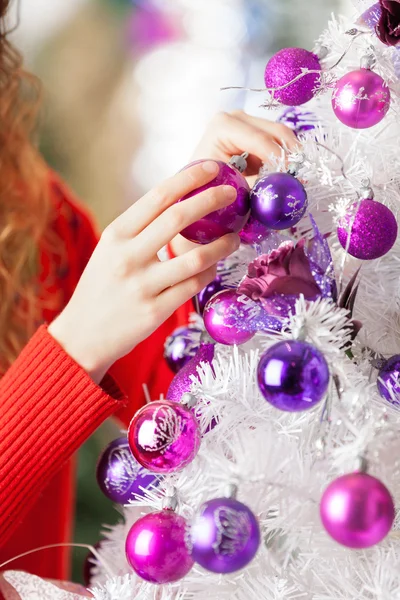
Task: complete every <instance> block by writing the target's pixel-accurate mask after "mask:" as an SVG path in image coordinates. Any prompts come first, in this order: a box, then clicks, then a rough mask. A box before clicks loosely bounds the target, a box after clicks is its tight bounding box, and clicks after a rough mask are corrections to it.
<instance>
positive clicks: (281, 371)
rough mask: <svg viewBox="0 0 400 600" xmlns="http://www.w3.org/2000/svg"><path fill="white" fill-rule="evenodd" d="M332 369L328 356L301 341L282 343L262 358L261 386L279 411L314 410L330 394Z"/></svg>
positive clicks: (269, 400) (263, 393)
mask: <svg viewBox="0 0 400 600" xmlns="http://www.w3.org/2000/svg"><path fill="white" fill-rule="evenodd" d="M328 384H329V368H328V365H327V362H326V360H325V358H324V356H323V355H322V354H321V352H320V351H319V350H317V349H316V348H314V346H312V345H311V344H308V343H307V342H303V341H300V340H288V341H285V342H278V343H277V344H274V345H273V346H271V348H269V349H268V350H267V351H266V352H265V353H264V354H263V355H262V357H261V360H260V362H259V365H258V385H259V388H260V391H261V393H262V395H263V396H264V398H265V399H266V400H267V401H268V402H269V403H270V404H272V405H273V406H275V407H276V408H278V409H279V410H284V411H288V412H300V411H303V410H308V409H310V408H313V407H314V406H315V405H316V404H318V402H320V401H321V400H322V399H323V397H324V396H325V394H326V391H327V389H328Z"/></svg>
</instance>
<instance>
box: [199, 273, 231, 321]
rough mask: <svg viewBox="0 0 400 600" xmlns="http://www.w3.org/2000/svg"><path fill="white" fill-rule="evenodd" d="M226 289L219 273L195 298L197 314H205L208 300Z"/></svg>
mask: <svg viewBox="0 0 400 600" xmlns="http://www.w3.org/2000/svg"><path fill="white" fill-rule="evenodd" d="M223 289H224V286H223V285H222V279H221V277H220V276H219V275H217V277H216V278H215V279H214V280H213V281H211V283H209V284H208V285H206V287H205V288H203V289H202V290H201V292H199V293H198V294H197V296H195V297H194V298H193V306H194V309H195V311H196V312H197V314H199V315H200V316H203V313H204V309H205V307H206V304H207V302H208V301H209V300H210V299H211V298H212V297H213V296H215V294H218V292H221V291H222V290H223Z"/></svg>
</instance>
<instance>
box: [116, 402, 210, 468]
mask: <svg viewBox="0 0 400 600" xmlns="http://www.w3.org/2000/svg"><path fill="white" fill-rule="evenodd" d="M128 441H129V446H130V449H131V451H132V454H133V456H134V457H135V458H136V460H137V461H138V462H139V463H140V464H141V465H142V466H143V467H145V468H146V469H149V470H150V471H152V472H153V473H174V472H175V471H180V470H181V469H183V468H184V467H186V465H188V464H189V463H190V462H192V460H193V459H194V458H195V456H196V454H197V452H198V451H199V447H200V431H199V426H198V423H197V420H196V417H195V416H194V415H193V413H192V412H190V410H189V409H187V408H186V407H185V406H183V405H182V404H177V403H175V402H170V401H168V400H160V401H158V402H151V403H150V404H147V405H146V406H143V408H141V409H140V410H139V411H138V412H137V413H136V415H135V416H134V417H133V419H132V421H131V423H130V425H129V431H128Z"/></svg>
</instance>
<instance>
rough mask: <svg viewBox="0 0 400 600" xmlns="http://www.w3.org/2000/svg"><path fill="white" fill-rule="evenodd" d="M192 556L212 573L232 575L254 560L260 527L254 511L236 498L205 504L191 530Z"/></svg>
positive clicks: (216, 500)
mask: <svg viewBox="0 0 400 600" xmlns="http://www.w3.org/2000/svg"><path fill="white" fill-rule="evenodd" d="M190 541H191V546H192V557H193V558H194V560H195V561H196V562H197V563H198V564H199V565H201V566H202V567H204V568H205V569H207V570H208V571H212V572H213V573H233V572H235V571H239V570H240V569H243V568H244V567H245V566H246V565H248V564H249V562H250V561H251V560H253V558H254V556H255V555H256V553H257V550H258V548H259V545H260V528H259V525H258V522H257V519H256V517H255V516H254V514H253V513H252V512H251V510H250V509H249V508H248V507H247V506H245V504H242V503H241V502H238V501H237V500H235V499H234V498H216V499H215V500H210V501H208V502H205V503H204V504H203V506H202V507H201V508H200V511H199V514H198V515H197V517H196V518H195V520H194V523H193V525H192V527H191V530H190Z"/></svg>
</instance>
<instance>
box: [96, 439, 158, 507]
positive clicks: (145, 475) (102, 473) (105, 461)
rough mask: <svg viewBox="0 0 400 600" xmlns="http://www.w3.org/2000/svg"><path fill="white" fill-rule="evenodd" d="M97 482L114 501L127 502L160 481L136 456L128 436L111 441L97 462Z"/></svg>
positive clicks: (141, 494)
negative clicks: (133, 453)
mask: <svg viewBox="0 0 400 600" xmlns="http://www.w3.org/2000/svg"><path fill="white" fill-rule="evenodd" d="M96 476H97V482H98V484H99V487H100V489H101V491H102V492H103V494H104V495H105V496H107V498H109V499H110V500H112V502H116V503H117V504H127V503H128V502H129V501H130V500H134V499H135V498H136V497H137V496H143V494H144V490H146V489H147V488H148V487H149V486H151V485H153V486H154V485H156V484H157V483H158V478H157V477H156V476H155V475H154V474H153V473H150V472H149V471H147V470H146V469H144V468H143V467H142V466H141V465H140V464H139V463H138V462H137V460H136V459H135V458H134V456H133V455H132V452H131V450H130V448H129V444H128V440H127V438H126V437H120V438H118V439H116V440H114V441H113V442H111V443H110V444H109V445H108V446H107V448H106V449H105V450H104V452H103V454H102V455H101V457H100V460H99V462H98V464H97V471H96Z"/></svg>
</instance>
